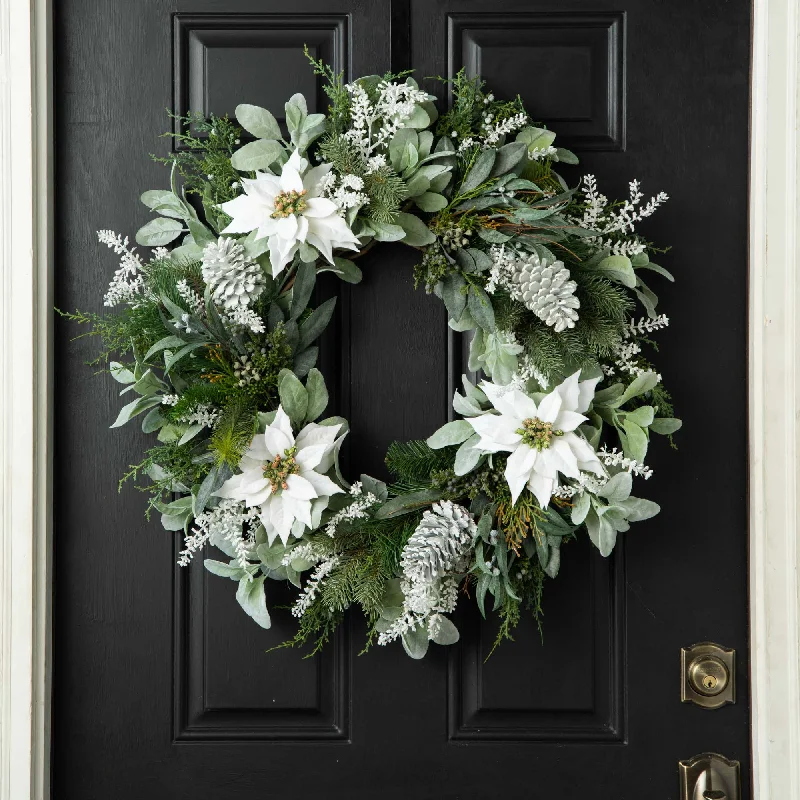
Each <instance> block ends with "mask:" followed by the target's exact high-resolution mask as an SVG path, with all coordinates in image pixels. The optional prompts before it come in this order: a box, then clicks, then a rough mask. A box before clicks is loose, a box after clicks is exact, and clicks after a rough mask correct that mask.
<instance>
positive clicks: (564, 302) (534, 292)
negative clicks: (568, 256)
mask: <svg viewBox="0 0 800 800" xmlns="http://www.w3.org/2000/svg"><path fill="white" fill-rule="evenodd" d="M513 281H514V283H515V284H516V285H517V287H518V289H519V295H520V299H521V300H522V302H523V303H524V304H525V306H526V307H527V308H529V309H530V310H531V311H533V313H534V314H536V316H537V317H539V319H540V320H542V322H544V323H546V324H547V325H550V326H552V327H553V328H554V329H555V331H556V333H561V331H563V330H564V328H574V327H575V323H576V322H577V320H578V312H577V311H576V309H577V308H580V305H581V304H580V301H579V300H578V298H577V297H575V289H576V288H577V284H576V283H575V281H571V280H570V279H569V270H568V269H567V268H566V267H565V266H564V263H563V262H562V261H554V262H553V263H552V264H548V263H547V262H546V261H542V260H541V259H540V258H539V256H538V255H536V253H528V254H526V255H525V256H524V257H521V258H519V259H518V260H517V261H516V263H515V264H514V277H513Z"/></svg>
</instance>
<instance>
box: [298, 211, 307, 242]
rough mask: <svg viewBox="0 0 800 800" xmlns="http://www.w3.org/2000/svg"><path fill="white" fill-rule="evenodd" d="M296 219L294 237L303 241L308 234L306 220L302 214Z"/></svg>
mask: <svg viewBox="0 0 800 800" xmlns="http://www.w3.org/2000/svg"><path fill="white" fill-rule="evenodd" d="M296 219H297V233H296V234H295V238H296V239H297V241H298V242H304V241H305V240H306V237H307V236H308V220H307V219H306V218H305V217H303V216H300V217H296Z"/></svg>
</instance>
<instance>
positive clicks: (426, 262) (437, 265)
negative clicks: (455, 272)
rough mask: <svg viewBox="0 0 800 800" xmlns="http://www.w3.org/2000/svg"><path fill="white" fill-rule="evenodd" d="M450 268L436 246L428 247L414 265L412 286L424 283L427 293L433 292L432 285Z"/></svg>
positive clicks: (447, 272)
mask: <svg viewBox="0 0 800 800" xmlns="http://www.w3.org/2000/svg"><path fill="white" fill-rule="evenodd" d="M451 270H452V267H451V266H450V263H449V262H448V261H447V258H446V257H445V255H444V253H442V252H441V250H439V248H438V247H429V248H427V249H426V250H425V253H424V254H423V256H422V261H421V262H420V263H419V264H417V265H416V266H415V267H414V288H415V289H417V288H419V285H420V284H421V283H424V284H425V291H426V292H427V294H431V292H433V287H434V286H436V284H437V283H439V281H440V280H442V278H444V277H445V276H446V275H448V274H449V273H450V272H451Z"/></svg>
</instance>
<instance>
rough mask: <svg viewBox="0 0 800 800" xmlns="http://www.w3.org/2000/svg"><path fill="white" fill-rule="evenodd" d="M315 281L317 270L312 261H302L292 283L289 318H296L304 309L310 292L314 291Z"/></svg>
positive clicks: (309, 297)
mask: <svg viewBox="0 0 800 800" xmlns="http://www.w3.org/2000/svg"><path fill="white" fill-rule="evenodd" d="M316 281H317V270H316V268H315V267H314V264H313V263H310V264H309V263H306V262H303V263H301V264H300V266H299V267H298V268H297V272H296V273H295V276H294V284H293V285H292V305H291V308H290V312H289V319H298V318H299V317H300V315H301V314H302V313H303V312H304V311H305V310H306V306H307V305H308V301H309V300H310V299H311V293H312V292H313V291H314V284H315V283H316Z"/></svg>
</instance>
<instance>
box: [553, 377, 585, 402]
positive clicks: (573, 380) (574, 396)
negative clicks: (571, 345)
mask: <svg viewBox="0 0 800 800" xmlns="http://www.w3.org/2000/svg"><path fill="white" fill-rule="evenodd" d="M580 374H581V372H580V370H578V371H577V372H574V373H573V374H572V375H570V376H569V378H567V379H566V380H565V381H563V382H562V383H560V384H559V385H558V386H556V389H555V390H556V391H557V392H558V393H559V394H560V395H561V399H562V400H563V405H564V408H567V409H570V410H575V409H576V408H577V407H578V376H579V375H580Z"/></svg>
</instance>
